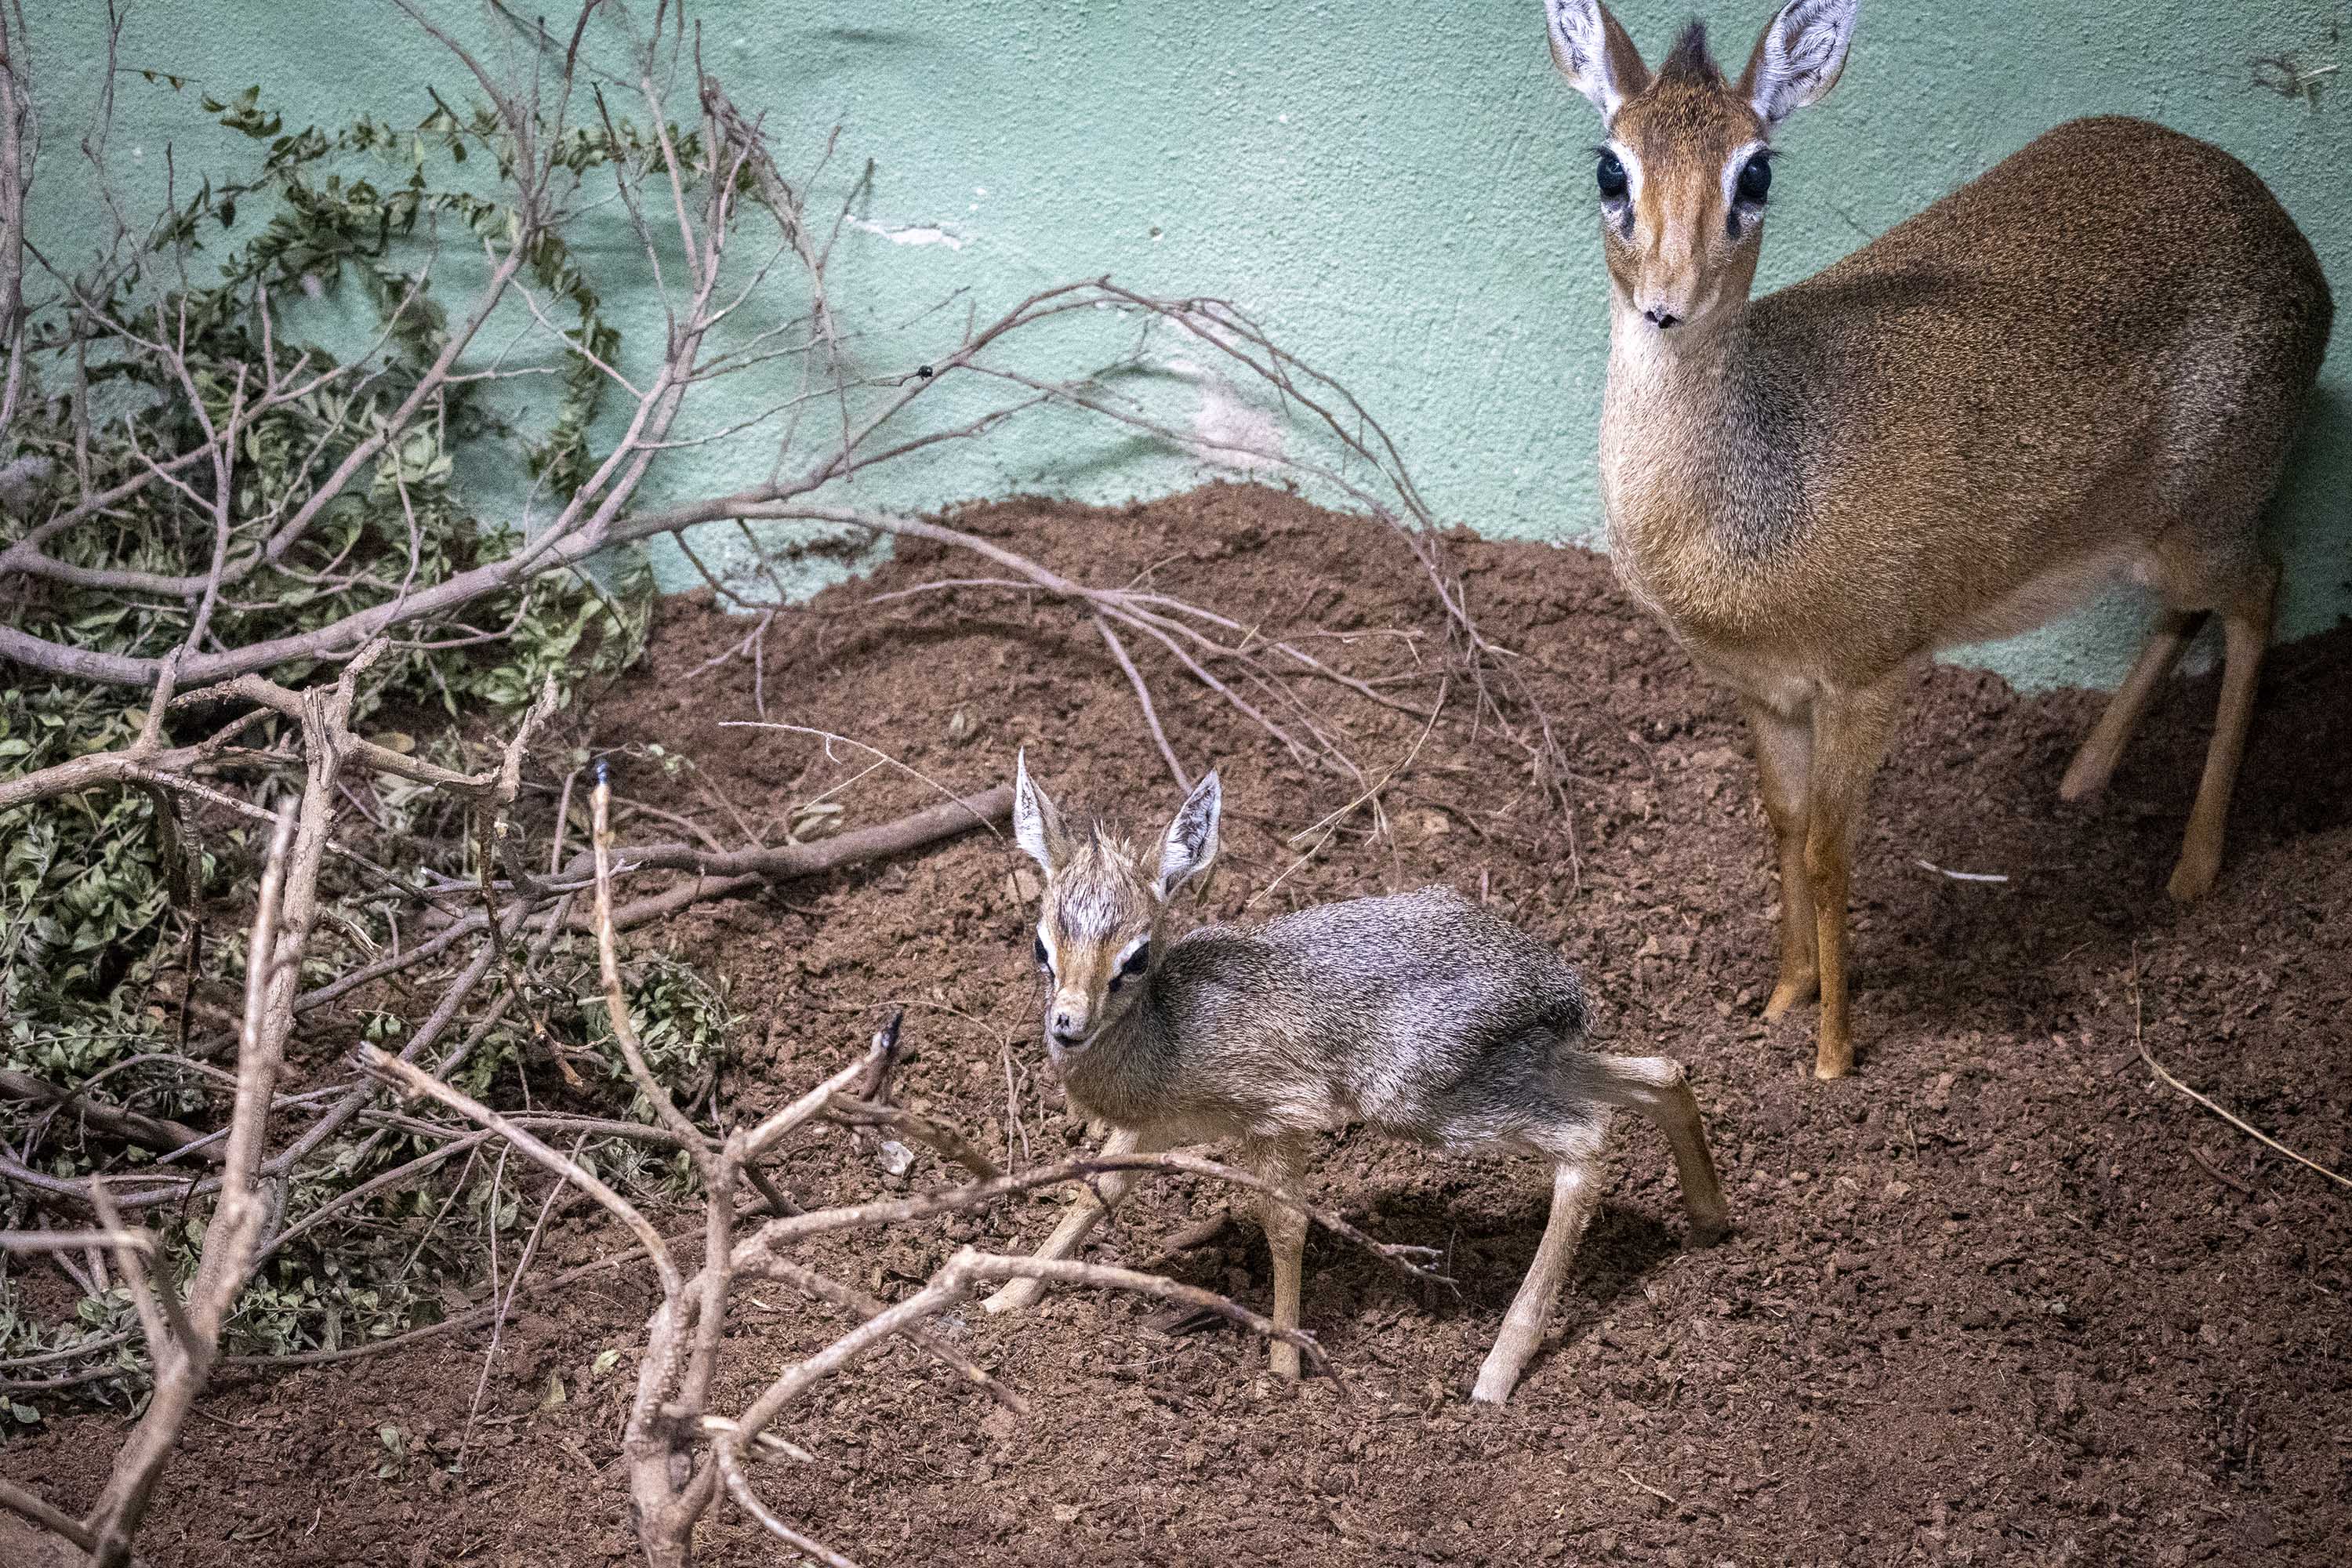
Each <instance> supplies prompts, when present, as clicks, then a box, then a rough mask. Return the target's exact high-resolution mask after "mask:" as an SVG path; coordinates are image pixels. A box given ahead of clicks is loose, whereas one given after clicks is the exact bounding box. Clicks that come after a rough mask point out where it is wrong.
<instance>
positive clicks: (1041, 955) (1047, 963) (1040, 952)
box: [1030, 934, 1054, 974]
mask: <svg viewBox="0 0 2352 1568" xmlns="http://www.w3.org/2000/svg"><path fill="white" fill-rule="evenodd" d="M1030 940H1031V941H1032V942H1035V943H1036V944H1037V967H1038V968H1040V969H1042V970H1045V972H1046V973H1049V974H1050V973H1053V969H1054V961H1053V960H1052V959H1050V958H1048V957H1046V956H1045V937H1044V936H1043V935H1042V934H1041V935H1038V936H1034V937H1032V938H1030Z"/></svg>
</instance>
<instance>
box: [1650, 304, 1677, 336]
mask: <svg viewBox="0 0 2352 1568" xmlns="http://www.w3.org/2000/svg"><path fill="white" fill-rule="evenodd" d="M1642 314H1643V315H1644V316H1647V317H1648V318H1649V319H1650V321H1652V322H1654V324H1655V325H1656V327H1657V329H1658V331H1662V332H1663V331H1665V330H1666V329H1668V328H1669V327H1675V326H1679V325H1680V324H1681V323H1682V318H1681V317H1680V316H1677V315H1675V313H1674V312H1673V311H1672V310H1667V309H1666V308H1665V307H1664V306H1663V305H1653V306H1651V307H1650V308H1649V309H1648V310H1644V311H1643V312H1642Z"/></svg>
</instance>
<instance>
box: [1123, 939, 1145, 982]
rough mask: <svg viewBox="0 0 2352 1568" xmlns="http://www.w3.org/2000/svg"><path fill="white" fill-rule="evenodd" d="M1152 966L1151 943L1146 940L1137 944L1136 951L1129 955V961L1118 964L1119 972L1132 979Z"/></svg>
mask: <svg viewBox="0 0 2352 1568" xmlns="http://www.w3.org/2000/svg"><path fill="white" fill-rule="evenodd" d="M1150 967H1151V944H1150V942H1138V943H1137V944H1136V947H1135V951H1134V952H1130V953H1129V954H1128V955H1127V962H1126V963H1122V964H1120V965H1119V966H1118V972H1119V973H1121V974H1123V975H1125V976H1127V978H1129V980H1132V979H1134V978H1135V977H1136V976H1137V975H1139V974H1140V973H1143V972H1144V971H1145V970H1147V969H1149V968H1150Z"/></svg>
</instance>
